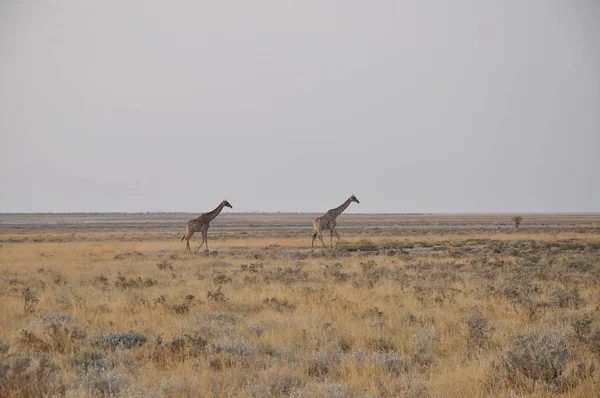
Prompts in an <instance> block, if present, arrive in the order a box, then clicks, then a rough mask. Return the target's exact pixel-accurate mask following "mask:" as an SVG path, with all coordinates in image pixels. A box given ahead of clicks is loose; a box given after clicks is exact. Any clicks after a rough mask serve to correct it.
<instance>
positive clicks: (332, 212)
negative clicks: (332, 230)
mask: <svg viewBox="0 0 600 398" xmlns="http://www.w3.org/2000/svg"><path fill="white" fill-rule="evenodd" d="M350 203H352V198H348V200H346V201H345V202H344V203H342V204H341V206H339V207H336V208H335V209H331V210H329V214H330V215H331V216H333V217H334V218H335V217H337V216H339V215H340V214H342V212H343V211H344V210H346V208H347V207H348V206H350Z"/></svg>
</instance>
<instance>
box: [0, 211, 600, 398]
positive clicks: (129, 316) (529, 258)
mask: <svg viewBox="0 0 600 398" xmlns="http://www.w3.org/2000/svg"><path fill="white" fill-rule="evenodd" d="M27 217H31V218H27ZM36 217H37V218H39V217H41V216H26V217H25V219H27V220H31V222H29V221H28V222H27V223H25V224H18V223H14V224H8V225H4V226H0V304H1V311H0V396H8V397H10V396H68V397H70V396H144V397H146V396H148V397H152V396H156V397H159V396H209V397H213V396H214V397H224V396H235V397H265V396H278V397H287V396H293V397H399V396H400V397H402V396H408V397H428V396H432V397H438V396H440V397H458V396H460V397H481V396H555V395H565V396H572V397H590V396H598V391H600V369H598V366H599V365H600V217H599V216H598V215H570V216H569V215H561V216H559V215H557V216H552V215H549V216H548V215H546V216H542V215H536V216H528V215H524V216H523V223H522V226H521V227H520V228H519V229H515V228H514V227H511V221H510V216H486V215H482V216H460V215H457V216H444V217H442V216H429V217H428V216H394V215H380V216H373V215H355V216H354V215H345V216H341V217H340V219H339V220H338V225H339V226H340V229H339V231H340V233H341V235H342V241H341V242H340V247H339V248H338V249H337V250H335V251H334V250H329V249H322V248H319V249H317V250H315V251H314V252H310V250H307V249H309V246H310V233H311V231H310V230H306V229H303V228H304V227H305V226H307V225H308V226H310V219H311V217H312V215H288V216H286V217H287V218H285V217H283V216H281V215H261V216H247V215H240V216H233V215H231V214H228V215H223V217H220V218H218V219H217V220H215V221H214V223H213V225H214V226H215V228H213V229H211V230H210V232H209V245H210V250H211V251H210V252H209V253H204V252H203V253H199V254H193V253H185V252H184V250H183V249H184V243H182V242H181V241H180V239H181V236H182V234H183V223H181V222H180V221H181V220H183V222H185V220H187V219H189V218H188V217H187V215H183V216H182V215H162V216H160V217H158V216H156V218H153V217H155V216H147V220H148V221H147V222H144V223H142V222H137V221H136V220H135V217H133V216H118V215H115V216H114V220H118V219H120V218H123V217H124V218H131V219H132V220H133V221H132V220H129V221H131V222H129V221H127V222H125V223H121V224H119V223H117V224H115V223H111V222H106V223H104V224H100V223H96V222H95V221H94V219H92V220H91V221H89V220H88V221H89V222H87V221H86V222H84V223H77V222H74V221H73V219H71V218H68V217H67V221H65V222H64V223H63V222H58V223H49V224H48V223H36V219H37V218H36ZM78 217H80V219H85V217H86V216H78ZM55 218H57V219H60V217H59V216H56V217H55ZM190 218H191V217H190ZM4 219H5V220H6V219H10V217H8V218H7V217H5V218H4ZM173 219H175V221H174V222H172V223H170V222H169V221H168V220H173ZM69 220H70V221H69ZM114 220H113V221H114ZM165 220H167V221H165ZM219 220H220V221H219ZM63 221H64V220H63ZM71 221H73V222H71ZM219 222H220V224H219ZM307 222H308V224H307ZM286 225H291V227H290V228H287V227H286ZM344 225H345V226H347V228H346V229H341V227H342V226H344ZM482 226H484V227H482ZM199 242H200V238H199V237H198V236H195V237H194V239H193V243H194V244H195V245H196V246H197V245H198V244H199ZM326 242H327V243H328V242H329V239H326ZM317 243H318V241H317ZM194 247H195V246H194Z"/></svg>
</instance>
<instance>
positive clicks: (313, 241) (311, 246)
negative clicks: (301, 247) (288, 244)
mask: <svg viewBox="0 0 600 398" xmlns="http://www.w3.org/2000/svg"><path fill="white" fill-rule="evenodd" d="M315 239H317V233H316V232H313V234H312V242H311V243H310V250H314V248H315Z"/></svg>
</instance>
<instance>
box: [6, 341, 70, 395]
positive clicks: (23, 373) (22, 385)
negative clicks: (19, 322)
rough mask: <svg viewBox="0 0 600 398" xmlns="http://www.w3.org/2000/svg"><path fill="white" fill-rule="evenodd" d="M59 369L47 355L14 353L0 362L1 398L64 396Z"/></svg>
mask: <svg viewBox="0 0 600 398" xmlns="http://www.w3.org/2000/svg"><path fill="white" fill-rule="evenodd" d="M66 390H67V387H66V385H65V383H64V382H63V378H62V372H61V369H60V368H59V367H58V366H57V365H56V364H55V363H54V362H53V361H52V360H51V359H50V357H49V356H48V355H47V354H36V353H26V352H22V351H17V352H16V353H14V354H13V355H11V356H10V357H9V358H7V360H6V361H2V362H0V396H3V397H17V396H19V397H54V396H64V394H65V392H66Z"/></svg>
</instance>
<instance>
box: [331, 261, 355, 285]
mask: <svg viewBox="0 0 600 398" xmlns="http://www.w3.org/2000/svg"><path fill="white" fill-rule="evenodd" d="M343 268H344V266H343V265H342V263H335V264H333V265H331V264H325V268H324V270H323V275H325V277H326V278H333V279H334V280H335V281H336V282H337V283H342V282H346V281H348V280H350V278H352V277H353V276H354V275H350V274H348V273H346V272H344V271H342V270H343Z"/></svg>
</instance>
